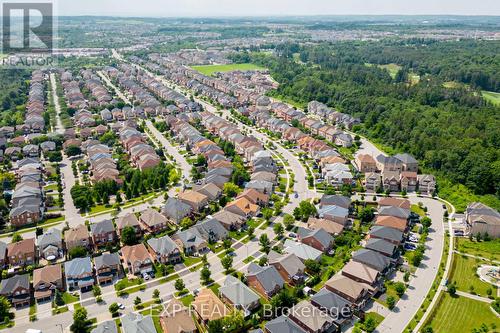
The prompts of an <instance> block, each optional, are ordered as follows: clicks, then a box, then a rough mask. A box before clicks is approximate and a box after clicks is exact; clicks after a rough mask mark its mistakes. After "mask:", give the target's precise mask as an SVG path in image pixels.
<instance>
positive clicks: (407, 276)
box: [403, 271, 410, 282]
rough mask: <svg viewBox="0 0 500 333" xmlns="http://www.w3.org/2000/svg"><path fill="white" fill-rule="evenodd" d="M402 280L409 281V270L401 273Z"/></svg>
mask: <svg viewBox="0 0 500 333" xmlns="http://www.w3.org/2000/svg"><path fill="white" fill-rule="evenodd" d="M403 280H404V281H405V282H408V281H410V272H409V271H406V272H405V274H404V275H403Z"/></svg>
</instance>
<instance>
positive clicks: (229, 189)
mask: <svg viewBox="0 0 500 333" xmlns="http://www.w3.org/2000/svg"><path fill="white" fill-rule="evenodd" d="M222 191H223V193H224V195H225V196H226V197H228V198H234V197H235V196H237V195H238V193H240V191H241V189H240V188H239V186H238V185H236V184H234V183H231V182H228V183H225V184H224V187H223V190H222Z"/></svg>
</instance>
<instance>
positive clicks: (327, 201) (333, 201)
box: [320, 194, 351, 208]
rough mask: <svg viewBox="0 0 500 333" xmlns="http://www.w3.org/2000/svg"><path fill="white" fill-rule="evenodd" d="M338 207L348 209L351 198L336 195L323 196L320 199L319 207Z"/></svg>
mask: <svg viewBox="0 0 500 333" xmlns="http://www.w3.org/2000/svg"><path fill="white" fill-rule="evenodd" d="M332 205H334V206H339V207H342V208H349V206H350V205H351V198H349V197H345V196H343V195H337V194H332V195H329V194H325V195H323V196H322V197H321V201H320V206H332Z"/></svg>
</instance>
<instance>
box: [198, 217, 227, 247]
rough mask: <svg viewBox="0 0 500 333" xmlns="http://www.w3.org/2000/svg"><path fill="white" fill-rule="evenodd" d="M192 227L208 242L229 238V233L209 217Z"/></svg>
mask: <svg viewBox="0 0 500 333" xmlns="http://www.w3.org/2000/svg"><path fill="white" fill-rule="evenodd" d="M194 227H195V228H196V230H198V232H199V233H200V235H201V236H202V237H203V238H205V239H206V240H207V241H208V242H217V241H219V240H222V239H224V238H227V237H228V236H229V231H227V229H226V228H224V226H223V225H222V224H221V223H220V222H219V221H217V220H216V219H214V218H211V217H207V219H206V220H204V221H203V222H201V223H197V224H195V225H194Z"/></svg>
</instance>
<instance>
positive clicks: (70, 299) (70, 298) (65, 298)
mask: <svg viewBox="0 0 500 333" xmlns="http://www.w3.org/2000/svg"><path fill="white" fill-rule="evenodd" d="M62 299H63V301H64V303H66V304H69V303H73V302H77V301H79V300H80V298H79V297H77V296H73V295H71V294H70V293H68V292H67V291H65V292H64V293H63V294H62Z"/></svg>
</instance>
